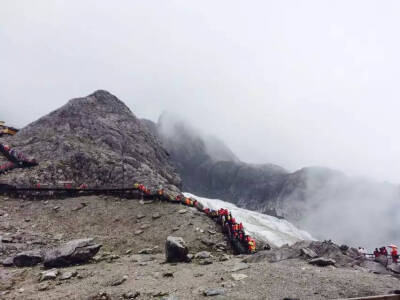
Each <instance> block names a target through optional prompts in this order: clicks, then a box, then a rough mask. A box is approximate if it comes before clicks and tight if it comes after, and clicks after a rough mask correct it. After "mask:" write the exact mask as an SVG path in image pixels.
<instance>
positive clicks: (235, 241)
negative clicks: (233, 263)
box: [133, 183, 256, 254]
mask: <svg viewBox="0 0 400 300" xmlns="http://www.w3.org/2000/svg"><path fill="white" fill-rule="evenodd" d="M133 187H134V188H135V189H137V190H139V191H140V192H142V195H143V196H145V197H150V198H153V199H157V200H160V201H161V200H166V201H169V202H176V203H181V204H183V205H186V206H191V207H196V208H197V209H198V210H199V211H201V212H204V213H205V214H206V215H207V216H209V217H210V218H212V219H214V220H215V221H216V222H217V223H218V224H220V225H221V227H222V232H223V233H224V234H226V235H227V236H228V238H229V241H230V242H231V244H232V246H233V248H234V250H235V252H236V253H238V254H243V253H250V254H251V253H255V252H256V242H255V240H254V239H253V238H252V237H251V236H249V235H247V234H246V233H245V230H244V227H243V224H242V223H241V222H240V223H237V222H236V220H235V218H234V217H232V214H231V212H229V211H228V210H227V209H223V208H221V209H219V210H213V209H210V208H207V207H204V206H203V204H201V203H200V202H199V201H198V200H197V199H193V198H188V197H185V196H184V195H181V194H180V195H177V196H176V197H174V196H172V195H168V194H165V192H164V189H162V188H161V187H160V188H159V189H158V190H157V191H156V192H155V193H152V192H151V190H150V189H148V188H146V186H144V185H143V184H140V183H135V184H134V185H133Z"/></svg>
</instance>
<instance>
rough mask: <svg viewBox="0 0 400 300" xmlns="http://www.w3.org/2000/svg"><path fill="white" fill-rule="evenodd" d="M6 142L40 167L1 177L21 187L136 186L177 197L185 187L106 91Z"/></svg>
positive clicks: (163, 152)
mask: <svg viewBox="0 0 400 300" xmlns="http://www.w3.org/2000/svg"><path fill="white" fill-rule="evenodd" d="M7 142H8V143H9V144H11V145H12V146H13V147H15V148H16V149H17V150H21V151H22V152H24V153H26V154H27V155H29V156H33V157H35V158H36V160H37V161H38V162H39V166H37V167H34V168H29V169H19V170H13V171H11V172H9V173H8V174H6V175H4V176H2V181H4V182H10V183H12V184H16V185H18V186H32V185H36V184H37V183H41V184H42V185H43V184H49V185H53V186H54V185H57V184H59V182H60V181H72V182H74V183H75V184H76V185H77V186H78V185H80V184H82V183H85V184H87V185H88V186H89V187H123V186H126V187H131V186H132V184H133V183H134V182H135V181H137V182H141V183H143V184H145V185H147V186H148V187H150V188H152V187H153V188H154V187H156V188H158V187H159V185H162V186H163V187H164V188H165V189H169V190H172V191H178V187H179V186H180V183H181V180H180V177H179V175H178V174H177V173H176V171H175V169H174V167H172V166H171V164H170V163H169V157H168V153H167V152H166V150H165V149H164V148H163V147H162V146H161V144H160V142H159V141H158V140H157V139H156V138H155V137H154V135H153V134H151V133H150V132H149V131H148V129H147V127H146V126H144V125H142V123H141V122H140V120H139V119H137V118H136V117H135V115H134V114H133V113H132V112H131V111H130V110H129V108H128V107H127V106H126V105H125V104H124V103H123V102H122V101H120V100H119V99H118V98H117V97H115V96H113V95H112V94H110V93H108V92H106V91H101V90H99V91H96V92H94V93H93V94H91V95H89V96H87V97H84V98H76V99H72V100H70V101H69V102H68V103H67V104H66V105H64V106H63V107H61V108H59V109H57V110H56V111H53V112H52V113H50V114H48V115H46V116H44V117H42V118H40V119H39V120H37V121H35V122H33V123H31V124H29V125H28V126H26V127H24V128H23V129H22V130H21V131H20V132H18V134H16V135H15V136H14V137H9V138H7Z"/></svg>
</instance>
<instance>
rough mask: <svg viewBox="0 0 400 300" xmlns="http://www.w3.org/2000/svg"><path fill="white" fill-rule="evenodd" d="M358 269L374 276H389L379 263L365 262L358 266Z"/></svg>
mask: <svg viewBox="0 0 400 300" xmlns="http://www.w3.org/2000/svg"><path fill="white" fill-rule="evenodd" d="M360 267H363V268H365V269H367V270H368V271H370V272H372V273H375V274H390V272H389V271H388V270H387V269H386V267H385V266H384V265H382V264H381V263H378V262H375V261H371V260H365V261H363V262H362V263H361V264H360Z"/></svg>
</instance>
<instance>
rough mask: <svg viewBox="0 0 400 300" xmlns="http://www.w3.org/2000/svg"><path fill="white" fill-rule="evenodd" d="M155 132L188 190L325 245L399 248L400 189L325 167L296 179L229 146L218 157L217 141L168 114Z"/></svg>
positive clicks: (305, 170)
mask: <svg viewBox="0 0 400 300" xmlns="http://www.w3.org/2000/svg"><path fill="white" fill-rule="evenodd" d="M149 124H151V122H150V123H149ZM151 127H152V128H153V129H152V131H153V134H155V135H157V136H159V138H160V140H161V141H162V143H163V145H164V147H165V148H166V149H167V151H168V152H169V153H170V155H171V160H172V162H173V164H174V165H175V166H176V168H177V169H178V171H179V174H180V175H181V178H182V186H183V190H184V191H186V192H190V193H193V194H196V195H199V196H202V197H206V198H217V199H221V200H224V201H228V202H231V203H234V204H236V205H237V206H239V207H243V208H246V209H250V210H255V211H259V212H263V213H266V214H270V215H275V216H282V217H284V218H286V219H288V220H289V221H291V222H293V223H294V224H296V225H297V226H299V227H300V228H302V229H305V230H307V231H308V232H310V233H311V234H312V235H313V236H314V237H316V238H320V239H325V238H327V239H330V238H332V239H334V240H336V241H338V242H343V243H349V244H354V243H355V242H357V243H359V244H360V245H364V246H371V247H376V245H379V244H382V245H384V244H385V243H388V242H390V241H391V242H393V243H397V242H400V234H399V233H398V232H399V231H398V230H396V228H399V227H400V191H399V187H398V186H396V185H393V184H388V183H379V182H374V181H372V180H368V179H365V178H355V177H348V176H346V175H345V174H343V173H342V172H340V171H336V170H332V169H329V168H322V167H307V168H303V169H300V170H298V171H296V172H293V173H291V172H288V171H286V170H285V169H283V168H281V167H279V166H276V165H272V164H259V165H257V164H248V163H245V162H241V161H240V160H239V159H237V157H236V156H234V154H230V153H232V152H231V151H230V150H229V148H228V147H226V146H225V145H223V143H222V144H221V143H219V144H217V145H218V147H217V148H219V149H221V150H220V151H219V152H220V153H224V155H223V156H222V157H221V156H213V155H212V152H210V151H209V150H208V148H207V146H206V145H207V144H210V143H211V142H210V140H212V139H209V138H208V137H207V136H205V135H204V134H201V133H199V132H198V131H197V130H195V129H193V128H192V127H191V126H190V124H187V123H185V122H183V121H180V120H179V119H177V118H175V117H173V116H171V115H168V114H164V115H163V116H162V117H161V118H160V121H159V122H158V124H154V123H152V124H151Z"/></svg>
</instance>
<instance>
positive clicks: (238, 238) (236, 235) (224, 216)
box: [217, 208, 256, 253]
mask: <svg viewBox="0 0 400 300" xmlns="http://www.w3.org/2000/svg"><path fill="white" fill-rule="evenodd" d="M217 215H218V223H219V224H221V226H222V230H223V232H225V233H226V234H227V235H228V237H229V239H230V240H231V242H233V243H234V244H236V243H237V242H239V243H240V244H241V245H242V246H243V247H245V249H246V252H248V253H255V252H256V242H255V240H254V239H253V238H251V237H250V236H249V235H246V233H245V231H244V228H243V224H242V222H240V223H237V222H236V219H235V218H234V217H232V214H231V212H229V211H228V210H227V209H224V208H220V209H219V210H218V211H217Z"/></svg>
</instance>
